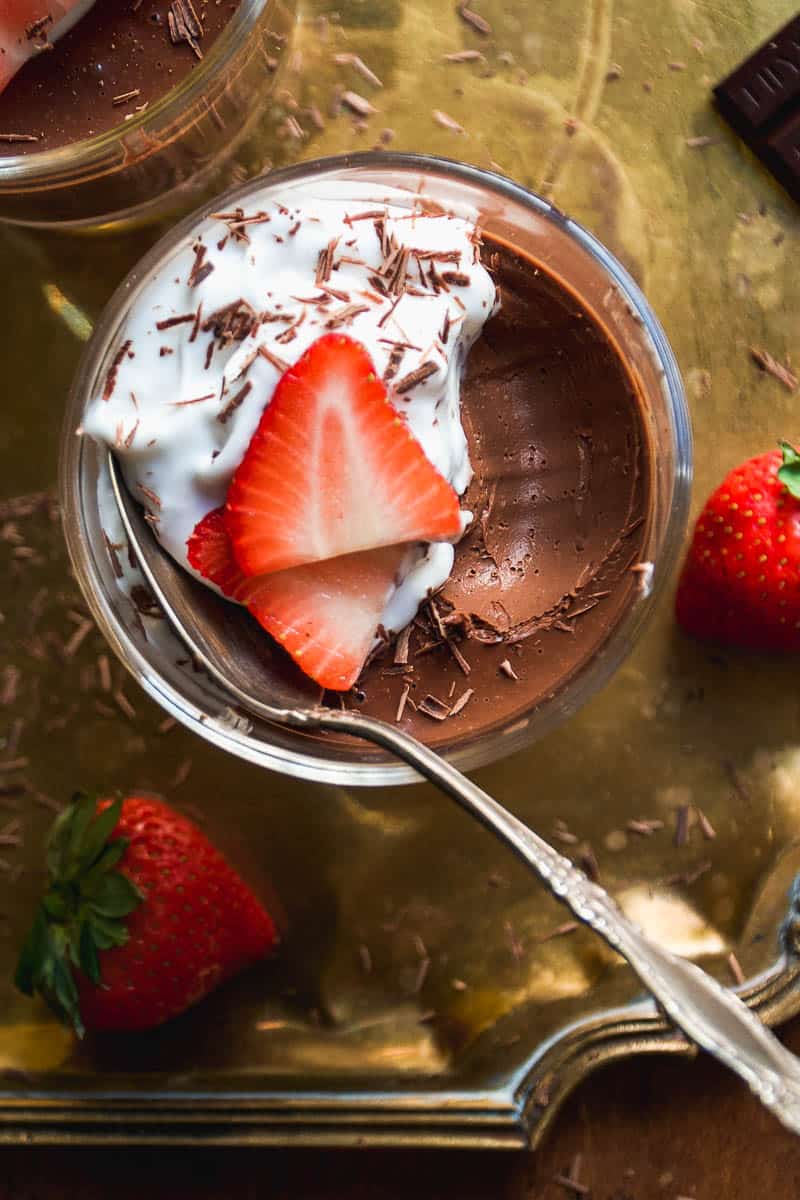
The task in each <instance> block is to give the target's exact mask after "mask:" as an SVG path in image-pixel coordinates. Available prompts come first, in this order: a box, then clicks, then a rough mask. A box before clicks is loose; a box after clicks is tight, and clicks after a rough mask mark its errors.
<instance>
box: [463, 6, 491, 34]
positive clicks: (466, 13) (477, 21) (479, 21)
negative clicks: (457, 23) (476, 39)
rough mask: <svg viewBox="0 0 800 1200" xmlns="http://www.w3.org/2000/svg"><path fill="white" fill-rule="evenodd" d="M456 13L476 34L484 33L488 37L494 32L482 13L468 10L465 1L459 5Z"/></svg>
mask: <svg viewBox="0 0 800 1200" xmlns="http://www.w3.org/2000/svg"><path fill="white" fill-rule="evenodd" d="M456 11H457V13H458V15H459V16H460V17H461V20H462V21H464V22H466V24H467V25H470V26H471V27H472V28H473V29H474V30H475V32H476V33H482V34H484V35H487V36H488V34H490V33H491V32H492V27H491V25H490V24H489V22H488V21H487V20H486V19H485V17H482V16H481V15H480V13H476V12H473V10H472V9H471V8H468V7H467V5H466V3H464V0H462V2H461V4H459V5H458V7H457V9H456Z"/></svg>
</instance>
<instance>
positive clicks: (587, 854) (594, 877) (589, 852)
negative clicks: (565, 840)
mask: <svg viewBox="0 0 800 1200" xmlns="http://www.w3.org/2000/svg"><path fill="white" fill-rule="evenodd" d="M578 866H579V867H580V868H581V870H582V871H583V872H584V873H585V874H586V875H588V877H589V879H591V881H592V883H597V882H598V881H599V879H600V868H599V866H598V865H597V858H596V857H595V853H594V850H593V849H592V847H591V846H587V847H586V849H585V850H584V851H583V853H582V854H579V855H578Z"/></svg>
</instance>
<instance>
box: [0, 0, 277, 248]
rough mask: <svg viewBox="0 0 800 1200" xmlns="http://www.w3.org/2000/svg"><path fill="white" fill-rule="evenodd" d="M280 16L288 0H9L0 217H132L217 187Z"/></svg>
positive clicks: (2, 33)
mask: <svg viewBox="0 0 800 1200" xmlns="http://www.w3.org/2000/svg"><path fill="white" fill-rule="evenodd" d="M292 21H293V0H241V2H240V3H237V2H236V0H225V2H224V3H221V2H220V3H218V2H217V0H140V3H128V2H127V0H126V2H125V3H118V2H117V0H91V2H90V0H74V2H71V0H58V2H57V4H56V5H55V7H53V6H47V5H41V4H39V5H38V7H37V3H36V0H13V3H12V6H11V11H10V13H9V14H7V15H6V16H5V19H4V20H3V21H2V22H0V52H2V53H0V219H3V218H5V219H7V220H14V221H19V222H23V223H30V224H62V225H63V224H76V225H80V224H93V223H99V222H101V221H102V222H106V221H111V220H115V221H117V222H118V221H120V220H140V219H142V218H143V217H147V216H155V215H162V214H163V212H164V211H166V210H168V209H169V208H170V207H171V208H173V209H177V208H179V207H185V206H186V205H187V203H191V202H192V201H194V202H196V201H197V199H198V198H199V197H200V195H202V189H203V188H205V189H209V188H210V187H213V186H216V187H219V186H220V185H221V184H222V183H224V181H225V175H224V173H223V168H224V165H225V164H226V163H229V162H230V160H231V157H232V155H233V154H234V152H235V150H236V149H237V147H239V146H240V144H241V142H242V140H243V138H244V137H245V136H246V135H247V134H248V133H249V132H250V131H251V130H252V128H253V127H254V125H255V124H256V123H257V121H258V118H259V115H260V112H261V109H262V107H263V101H264V98H265V96H266V94H267V93H268V92H269V90H270V89H271V87H272V83H273V79H274V75H275V66H276V63H277V62H278V60H279V57H280V54H281V53H282V51H283V49H284V47H285V45H286V42H287V37H288V34H289V31H290V29H291V24H292ZM229 178H230V177H229Z"/></svg>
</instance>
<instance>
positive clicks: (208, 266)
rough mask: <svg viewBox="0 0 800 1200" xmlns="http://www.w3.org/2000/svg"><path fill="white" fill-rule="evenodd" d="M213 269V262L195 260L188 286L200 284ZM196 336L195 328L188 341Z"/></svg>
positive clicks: (194, 286)
mask: <svg viewBox="0 0 800 1200" xmlns="http://www.w3.org/2000/svg"><path fill="white" fill-rule="evenodd" d="M203 252H205V246H204V247H203ZM200 261H202V260H200ZM213 270H214V264H213V263H210V262H207V263H203V265H202V266H200V262H199V261H198V262H195V265H194V266H193V267H192V273H191V275H190V276H189V280H188V283H189V287H191V288H196V287H197V286H198V285H199V284H201V283H202V282H203V280H204V279H208V277H209V275H210V274H211V272H212V271H213ZM196 336H197V331H196V330H195V331H194V332H193V334H192V336H191V337H190V338H189V341H190V342H193V341H194V339H195V337H196Z"/></svg>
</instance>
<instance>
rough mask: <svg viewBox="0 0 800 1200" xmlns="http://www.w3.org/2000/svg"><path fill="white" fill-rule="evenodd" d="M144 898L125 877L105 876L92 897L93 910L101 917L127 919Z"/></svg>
mask: <svg viewBox="0 0 800 1200" xmlns="http://www.w3.org/2000/svg"><path fill="white" fill-rule="evenodd" d="M143 899H144V897H143V896H142V893H141V892H140V891H139V889H138V888H137V887H135V886H134V884H132V883H131V881H130V879H127V878H126V877H125V876H124V875H104V876H103V879H102V881H101V884H100V886H99V887H98V888H97V891H96V892H95V894H94V895H93V896H92V899H91V908H92V911H93V912H96V913H99V914H100V916H101V917H127V915H128V913H132V912H133V910H134V909H135V908H136V907H137V906H138V905H139V904H141V902H142V900H143Z"/></svg>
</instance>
